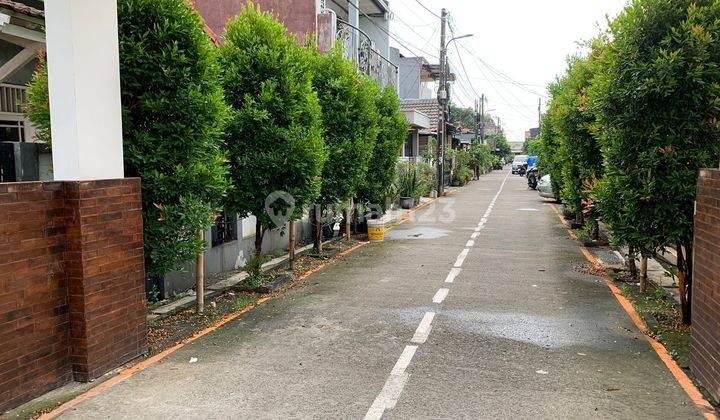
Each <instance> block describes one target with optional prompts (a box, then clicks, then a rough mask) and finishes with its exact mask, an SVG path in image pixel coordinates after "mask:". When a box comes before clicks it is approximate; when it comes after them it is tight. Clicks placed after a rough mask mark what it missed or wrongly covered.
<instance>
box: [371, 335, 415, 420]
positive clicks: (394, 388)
mask: <svg viewBox="0 0 720 420" xmlns="http://www.w3.org/2000/svg"><path fill="white" fill-rule="evenodd" d="M416 350H417V346H405V350H403V352H402V354H401V355H400V358H399V359H398V361H397V362H395V367H393V370H392V371H391V372H390V376H389V377H388V379H387V381H385V386H383V389H382V391H380V394H378V396H377V397H376V398H375V401H373V404H372V406H370V409H369V410H368V412H367V414H365V420H378V419H380V418H382V415H383V413H384V412H385V410H386V409H388V408H394V407H395V404H397V400H398V398H400V394H401V393H402V390H403V388H405V384H406V383H407V381H408V379H409V378H410V375H409V374H408V373H407V372H405V370H406V369H407V367H408V365H409V364H410V362H411V361H412V358H413V356H415V351H416Z"/></svg>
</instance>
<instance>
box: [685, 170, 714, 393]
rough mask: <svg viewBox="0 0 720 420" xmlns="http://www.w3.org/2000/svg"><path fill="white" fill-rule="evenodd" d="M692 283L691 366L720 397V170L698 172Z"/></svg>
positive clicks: (704, 384)
mask: <svg viewBox="0 0 720 420" xmlns="http://www.w3.org/2000/svg"><path fill="white" fill-rule="evenodd" d="M693 282H694V284H693V296H692V317H693V333H692V343H691V347H690V357H691V367H692V370H693V372H694V373H695V376H697V378H698V380H699V381H700V383H701V384H702V385H703V386H704V387H705V388H706V389H707V390H708V391H709V392H710V393H711V394H712V395H713V396H714V397H715V398H716V399H718V400H720V170H703V171H701V172H700V178H699V181H698V195H697V215H696V217H695V245H694V261H693Z"/></svg>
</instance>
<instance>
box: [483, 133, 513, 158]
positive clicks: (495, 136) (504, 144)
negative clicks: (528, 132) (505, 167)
mask: <svg viewBox="0 0 720 420" xmlns="http://www.w3.org/2000/svg"><path fill="white" fill-rule="evenodd" d="M486 142H487V143H488V144H492V143H495V148H496V149H497V151H498V152H497V153H498V154H499V156H500V157H504V158H505V160H508V159H511V158H512V156H513V152H512V148H510V145H509V144H508V141H507V137H505V133H503V132H500V133H491V134H489V135H487V136H486Z"/></svg>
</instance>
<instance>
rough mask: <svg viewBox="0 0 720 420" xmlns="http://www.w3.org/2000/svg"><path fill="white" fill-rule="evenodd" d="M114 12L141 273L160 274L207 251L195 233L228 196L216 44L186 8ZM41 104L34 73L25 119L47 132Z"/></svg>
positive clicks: (145, 4)
mask: <svg viewBox="0 0 720 420" xmlns="http://www.w3.org/2000/svg"><path fill="white" fill-rule="evenodd" d="M117 6H118V30H119V46H120V79H121V94H122V112H123V149H124V160H125V176H128V177H140V178H141V179H142V202H143V223H144V241H145V261H146V264H145V269H146V272H147V274H148V275H149V276H162V275H164V274H166V273H168V272H169V271H171V270H174V269H178V268H180V266H181V264H182V263H183V262H186V261H190V260H192V259H193V258H194V257H195V255H196V254H198V253H199V252H202V251H203V250H204V249H205V241H203V240H200V238H199V236H198V231H199V230H201V229H206V228H207V227H209V226H210V225H211V223H212V221H213V207H214V206H216V205H217V204H219V203H220V202H221V200H222V197H223V196H224V194H225V191H226V179H225V177H226V172H227V170H226V166H225V159H224V157H223V154H222V152H221V147H220V145H221V141H220V136H221V132H222V128H223V123H224V118H225V116H226V106H225V104H224V101H223V92H222V89H221V87H220V85H219V83H218V68H217V65H216V61H215V55H214V54H215V51H214V45H213V44H212V42H211V41H210V39H209V38H208V36H207V35H206V34H205V32H204V24H203V22H202V19H201V18H200V16H199V15H198V14H197V13H196V12H195V11H194V10H192V8H191V7H190V6H188V4H187V3H186V2H184V1H182V0H119V1H118V5H117ZM47 98H48V96H47V71H46V70H45V69H44V68H42V67H41V68H40V69H39V70H38V72H37V73H36V75H35V77H34V78H33V82H32V85H31V88H30V97H29V103H30V104H29V108H30V109H34V110H37V112H31V113H30V117H31V118H32V121H33V122H34V123H35V124H37V125H38V126H39V127H40V129H41V132H45V133H48V135H49V133H50V131H49V130H50V127H49V121H50V118H49V107H48V106H47V103H48V100H47ZM43 130H44V131H43Z"/></svg>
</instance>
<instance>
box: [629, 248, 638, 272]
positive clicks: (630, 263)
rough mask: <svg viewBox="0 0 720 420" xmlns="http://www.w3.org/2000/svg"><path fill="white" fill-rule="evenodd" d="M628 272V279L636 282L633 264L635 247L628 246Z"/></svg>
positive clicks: (635, 270) (635, 268)
mask: <svg viewBox="0 0 720 420" xmlns="http://www.w3.org/2000/svg"><path fill="white" fill-rule="evenodd" d="M627 264H628V270H629V271H630V278H631V279H633V280H636V279H637V278H638V272H637V265H636V264H635V247H634V246H632V245H630V247H629V248H628V261H627Z"/></svg>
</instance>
